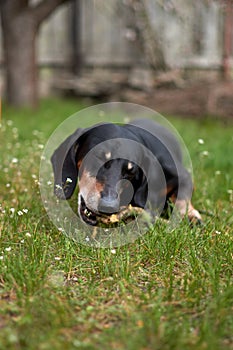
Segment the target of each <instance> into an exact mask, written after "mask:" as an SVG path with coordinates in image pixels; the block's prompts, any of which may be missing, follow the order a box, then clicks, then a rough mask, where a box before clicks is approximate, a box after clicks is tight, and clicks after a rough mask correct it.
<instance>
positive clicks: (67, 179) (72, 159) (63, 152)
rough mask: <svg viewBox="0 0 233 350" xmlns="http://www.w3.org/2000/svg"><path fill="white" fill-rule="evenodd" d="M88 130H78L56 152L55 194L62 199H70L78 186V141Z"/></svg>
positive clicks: (54, 156) (54, 160)
mask: <svg viewBox="0 0 233 350" xmlns="http://www.w3.org/2000/svg"><path fill="white" fill-rule="evenodd" d="M85 130H86V129H77V130H76V131H75V132H74V133H73V134H72V135H70V136H69V137H68V138H67V139H66V140H65V141H64V142H62V144H61V145H60V146H59V147H58V148H57V149H56V150H55V151H54V153H53V155H52V157H51V162H52V166H53V172H54V193H55V195H56V196H57V197H58V198H60V199H69V198H70V197H71V196H72V194H73V192H74V190H75V187H76V185H77V178H78V168H77V164H76V154H77V149H78V139H79V137H80V136H81V135H82V134H83V133H84V132H85Z"/></svg>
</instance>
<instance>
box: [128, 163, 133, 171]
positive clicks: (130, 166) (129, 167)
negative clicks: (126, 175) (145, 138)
mask: <svg viewBox="0 0 233 350" xmlns="http://www.w3.org/2000/svg"><path fill="white" fill-rule="evenodd" d="M132 167H133V164H132V163H131V162H129V163H128V170H131V169H132Z"/></svg>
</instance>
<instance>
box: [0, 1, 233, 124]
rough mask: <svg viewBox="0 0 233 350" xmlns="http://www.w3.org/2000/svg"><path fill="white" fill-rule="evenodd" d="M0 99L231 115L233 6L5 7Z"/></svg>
mask: <svg viewBox="0 0 233 350" xmlns="http://www.w3.org/2000/svg"><path fill="white" fill-rule="evenodd" d="M0 10H1V24H2V25H1V35H0V63H1V71H0V83H1V91H2V99H3V100H4V101H6V103H8V104H10V105H13V106H16V107H21V106H31V107H36V106H37V105H38V100H39V99H40V98H42V97H48V96H53V95H55V96H59V97H60V96H62V97H67V96H73V97H78V98H88V99H91V100H95V101H127V102H134V103H139V104H143V105H147V106H149V107H152V108H154V109H156V110H157V111H159V112H161V113H172V114H177V115H188V116H204V115H215V116H222V117H227V118H230V117H233V84H232V67H233V59H232V58H233V47H232V44H233V33H232V26H233V5H232V0H195V1H194V0H193V1H187V0H110V1H104V0H41V1H40V0H2V1H1V4H0Z"/></svg>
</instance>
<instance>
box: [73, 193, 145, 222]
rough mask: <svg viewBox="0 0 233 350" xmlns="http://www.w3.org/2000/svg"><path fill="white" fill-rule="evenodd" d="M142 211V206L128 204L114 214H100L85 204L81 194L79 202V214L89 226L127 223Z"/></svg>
mask: <svg viewBox="0 0 233 350" xmlns="http://www.w3.org/2000/svg"><path fill="white" fill-rule="evenodd" d="M142 212H143V209H142V208H138V207H132V206H131V205H130V204H129V205H128V206H126V207H125V206H124V207H121V210H120V211H119V212H118V213H115V214H107V213H106V214H102V213H101V214H100V213H97V212H94V211H93V210H91V209H89V208H88V207H87V206H86V203H85V201H84V199H83V197H82V196H80V202H79V215H80V216H81V218H82V220H83V221H84V222H85V223H86V224H88V225H91V226H100V227H118V226H119V225H120V224H127V223H129V222H130V221H132V220H135V218H136V217H137V216H138V215H139V214H141V213H142Z"/></svg>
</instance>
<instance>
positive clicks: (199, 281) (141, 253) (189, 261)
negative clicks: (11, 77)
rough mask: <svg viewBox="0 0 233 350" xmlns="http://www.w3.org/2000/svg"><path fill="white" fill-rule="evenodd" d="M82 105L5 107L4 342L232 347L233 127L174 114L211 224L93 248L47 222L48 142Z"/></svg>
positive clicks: (197, 199) (180, 349)
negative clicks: (44, 162) (44, 170)
mask: <svg viewBox="0 0 233 350" xmlns="http://www.w3.org/2000/svg"><path fill="white" fill-rule="evenodd" d="M82 107H84V106H83V105H81V104H80V103H78V102H77V101H75V100H64V101H59V100H46V101H42V103H41V106H40V108H39V110H38V111H36V112H32V111H29V110H23V111H16V110H13V109H9V108H3V118H2V119H3V120H2V125H1V128H0V179H1V181H0V244H1V246H0V328H1V331H0V349H17V350H21V349H31V350H35V349H36V350H47V349H48V350H51V349H53V350H55V349H56V350H57V349H58V350H60V349H90V350H91V349H109V348H112V349H122V350H123V349H129V350H131V349H132V350H138V349H143V350H149V349H153V350H157V349H161V350H166V349H174V350H176V349H177V350H185V349H187V350H188V349H189V350H190V349H191V350H194V349H195V350H202V349H203V350H204V349H205V350H206V349H209V350H217V349H233V317H232V315H233V284H232V282H233V280H232V276H233V214H232V213H233V211H232V209H233V176H232V175H233V173H232V169H233V154H232V153H233V125H232V124H230V123H228V124H227V125H224V123H222V122H220V121H216V120H211V119H203V120H199V121H195V120H191V119H185V120H181V119H179V118H170V120H171V121H172V123H173V124H174V125H175V127H176V128H177V130H178V131H179V132H180V133H181V135H182V137H183V139H184V140H185V143H186V145H187V147H188V150H189V152H190V155H191V159H192V163H193V168H194V178H195V185H196V190H195V194H194V198H193V202H194V204H195V206H196V207H197V208H198V209H200V210H202V211H203V212H204V214H203V219H204V222H205V225H204V226H203V227H190V226H189V225H188V223H187V222H186V221H184V222H183V223H182V224H180V225H179V226H178V227H175V228H173V229H172V228H171V227H170V226H169V225H167V223H166V222H165V221H162V220H161V221H159V220H158V221H157V223H156V225H155V226H154V227H153V228H152V229H151V230H150V231H148V233H147V234H145V235H144V236H143V237H141V238H140V239H138V240H136V241H135V242H134V243H131V244H128V245H125V246H122V247H117V248H115V249H96V248H93V247H88V246H85V245H80V244H77V243H75V242H74V241H71V240H69V239H68V238H67V237H66V236H65V235H64V234H62V232H60V231H59V230H58V229H57V228H56V227H55V226H54V225H53V224H52V223H51V222H50V220H49V219H48V217H47V214H46V212H45V209H44V208H43V205H42V202H41V199H40V192H39V183H38V182H39V175H38V173H39V165H40V157H41V154H42V152H43V146H44V144H45V143H46V141H47V139H48V138H49V136H50V134H51V133H52V132H53V130H54V129H55V128H56V127H57V126H58V125H59V124H60V123H61V122H62V121H63V120H64V119H66V118H67V117H68V116H70V115H71V114H72V113H74V112H76V111H77V110H79V109H81V108H82Z"/></svg>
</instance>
